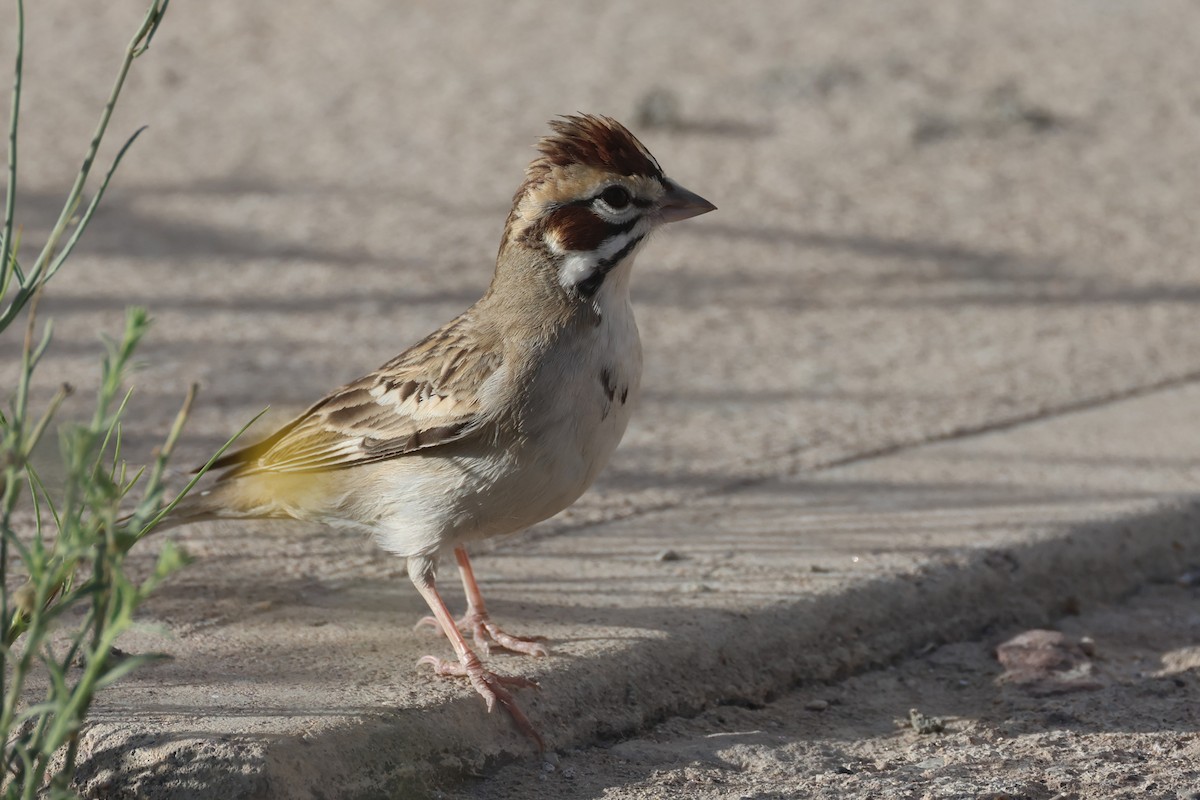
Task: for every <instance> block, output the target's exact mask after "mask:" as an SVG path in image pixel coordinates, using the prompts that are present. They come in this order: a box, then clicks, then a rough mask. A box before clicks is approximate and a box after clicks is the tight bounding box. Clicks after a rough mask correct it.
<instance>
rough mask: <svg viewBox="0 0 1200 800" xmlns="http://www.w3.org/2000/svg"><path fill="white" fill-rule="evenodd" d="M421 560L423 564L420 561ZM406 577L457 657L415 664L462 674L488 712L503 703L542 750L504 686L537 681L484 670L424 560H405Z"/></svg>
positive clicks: (539, 739)
mask: <svg viewBox="0 0 1200 800" xmlns="http://www.w3.org/2000/svg"><path fill="white" fill-rule="evenodd" d="M422 562H423V563H422ZM408 564H409V577H410V578H411V579H412V582H413V585H414V586H416V587H417V591H418V592H420V593H421V597H424V598H425V602H426V603H428V604H429V609H430V610H431V611H432V612H433V616H434V618H435V619H436V620H437V622H438V625H439V626H440V627H441V629H442V632H443V633H445V634H446V637H447V638H448V639H449V640H450V645H451V646H452V647H453V648H454V652H455V654H456V655H457V656H458V661H457V662H449V661H445V660H443V659H440V658H438V657H437V656H424V657H422V658H421V659H420V660H418V661H417V663H418V664H432V665H433V671H434V672H435V673H437V674H438V675H452V676H458V677H466V678H467V679H468V680H470V681H471V686H473V687H474V688H475V691H476V692H478V693H479V696H480V697H482V698H483V700H484V702H485V703H487V709H488V712H489V713H491V711H492V709H493V708H495V706H496V701H499V702H500V705H502V706H504V709H505V710H506V711H507V712H508V714H509V716H511V717H512V720H513V722H514V723H515V724H516V726H517V727H518V728H519V729H520V730H521V732H522V733H524V734H525V735H526V736H528V737H529V738H531V739H533V741H534V742H535V743H536V744H537V746H538V749H539V750H545V749H546V747H545V744H544V743H543V742H542V737H541V736H540V735H539V734H538V732H537V730H536V729H535V728H534V727H533V724H532V723H531V722H530V721H529V718H528V717H526V716H525V713H524V712H523V711H521V709H520V708H519V707H518V706H517V703H516V701H515V700H514V699H513V696H512V695H511V694H509V693H508V690H506V689H505V688H504V687H505V686H514V687H521V688H523V687H533V688H537V683H535V682H534V681H531V680H530V679H528V678H522V677H514V676H508V675H497V674H496V673H494V672H492V671H490V670H487V669H484V667H483V663H482V662H481V661H480V660H479V656H477V655H475V654H474V653H473V652H471V648H469V647H467V640H466V639H464V638H463V635H462V634H461V633H460V632H459V630H458V628H457V627H455V624H454V618H453V617H451V616H450V610H449V609H448V608H446V604H445V603H444V602H443V601H442V598H441V595H439V594H438V592H437V587H436V586H435V584H434V579H433V563H432V562H431V561H428V560H426V559H421V560H420V561H418V560H417V559H411V558H410V559H409V562H408Z"/></svg>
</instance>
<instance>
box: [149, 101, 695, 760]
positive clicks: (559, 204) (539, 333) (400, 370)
mask: <svg viewBox="0 0 1200 800" xmlns="http://www.w3.org/2000/svg"><path fill="white" fill-rule="evenodd" d="M549 125H550V129H551V132H550V134H549V135H547V136H544V137H543V138H541V139H540V140H539V141H538V143H537V145H536V147H537V156H536V158H534V159H533V161H532V162H531V163H530V164H529V166H528V167H527V168H526V170H525V174H524V180H523V182H522V183H521V185H520V187H519V188H518V189H517V191H516V194H515V195H514V197H513V201H512V208H511V210H510V212H509V214H508V218H507V221H506V223H505V226H504V232H503V235H502V237H501V241H500V249H499V252H498V254H497V258H496V266H495V272H494V274H493V277H492V280H491V283H490V285H489V286H488V288H487V291H486V292H485V293H484V294H483V296H482V297H481V298H480V299H479V300H478V301H477V302H476V303H475V304H474V305H472V306H471V307H470V308H468V309H467V310H466V311H463V312H462V313H461V314H459V315H458V316H457V317H455V318H454V319H453V320H451V321H450V322H449V323H447V324H446V325H443V326H442V327H441V328H439V329H438V330H436V331H434V332H433V333H431V334H430V335H428V336H427V337H425V338H424V339H422V340H421V341H419V342H418V343H416V344H415V345H413V346H412V347H410V348H408V349H407V350H405V351H404V352H402V353H401V354H400V355H398V356H396V357H395V358H393V359H392V360H391V361H388V362H387V363H386V364H384V365H383V366H381V367H379V368H378V369H376V370H375V371H373V372H370V373H368V374H366V375H364V376H363V377H361V378H359V379H357V380H354V381H351V382H349V383H347V384H345V385H344V386H341V387H340V388H338V389H335V390H333V391H332V392H330V393H329V394H327V395H326V396H325V397H323V398H321V399H320V400H318V401H317V402H316V403H313V404H312V405H311V406H309V407H308V408H307V409H306V410H305V411H304V412H303V413H301V414H300V415H299V416H297V417H296V418H295V419H293V420H291V421H290V422H288V423H287V424H285V425H283V426H282V427H281V428H279V429H278V430H277V431H275V432H274V433H272V434H271V435H269V436H267V437H266V438H264V439H262V440H261V441H258V442H256V443H255V444H252V445H249V446H247V447H244V448H241V449H238V450H235V451H232V452H229V453H227V454H225V455H223V456H221V457H220V458H218V459H216V460H215V461H214V462H213V463H212V464H211V467H210V468H211V470H213V471H214V474H216V479H215V481H214V482H212V483H211V485H210V487H209V488H207V489H204V490H203V491H199V492H193V493H191V494H189V495H187V496H186V497H185V498H184V499H183V501H182V502H181V503H180V504H179V506H178V507H176V508H175V509H174V511H173V512H172V514H171V516H170V517H169V518H168V520H167V523H168V525H173V524H180V523H183V522H194V521H200V520H216V519H226V520H228V519H236V520H253V519H276V518H284V519H292V520H300V521H304V522H314V523H321V524H324V525H328V526H331V527H335V528H341V529H349V530H353V531H357V532H360V533H362V534H365V535H368V536H370V537H372V538H373V539H374V541H375V542H376V543H377V544H378V545H379V546H380V547H381V548H383V549H384V550H385V551H388V552H390V553H392V554H395V555H396V556H400V557H402V558H404V559H406V571H407V573H408V576H409V578H410V580H411V581H412V583H413V585H414V586H415V587H416V590H417V592H418V593H420V595H421V597H422V598H424V600H425V602H426V603H427V605H428V606H429V609H430V611H431V616H430V617H426V618H425V619H423V620H422V621H421V622H420V623H418V626H419V625H421V624H432V625H434V626H435V627H437V628H438V629H440V631H441V633H443V634H444V635H445V637H446V638H447V639H448V640H449V643H450V645H451V647H452V648H453V651H454V654H455V659H454V660H448V659H444V658H441V657H438V656H433V655H428V656H425V657H423V658H421V659H420V661H419V662H418V664H428V665H430V666H432V668H433V672H434V673H435V674H437V675H440V676H450V677H460V678H466V679H467V680H468V681H469V682H470V684H471V686H472V687H473V688H474V690H475V692H477V693H478V694H479V695H480V696H481V697H482V698H483V700H484V702H485V703H486V706H487V710H488V711H489V712H491V711H493V710H494V708H495V706H496V704H497V703H499V704H500V705H501V706H502V707H503V708H504V709H506V710H507V711H508V713H509V715H510V716H511V718H512V720H513V722H514V723H515V725H516V727H517V728H518V729H519V730H521V731H522V732H523V733H524V734H526V735H527V736H529V737H530V738H531V739H533V741H534V742H535V743H536V744H537V746H538V747H539V749H540V748H543V747H544V745H543V740H542V738H541V736H540V734H539V732H538V731H537V729H536V728H535V727H534V725H533V724H532V723H531V722H530V720H529V719H528V717H527V716H526V715H525V714H524V712H523V711H522V710H521V708H520V707H519V705H518V704H517V702H516V700H515V698H514V697H513V693H512V691H510V690H516V689H518V688H523V687H536V686H537V683H536V682H535V681H533V680H530V679H528V678H526V677H522V676H513V675H501V674H497V673H496V672H493V671H492V670H490V669H488V668H487V667H486V666H485V665H484V662H483V661H482V660H481V658H480V656H479V653H477V652H476V650H478V651H479V652H482V653H483V655H484V656H487V655H488V654H489V653H490V648H491V647H492V646H498V647H501V648H504V649H506V650H509V651H513V652H516V653H521V654H526V655H530V656H535V657H538V656H545V655H547V654H548V651H547V649H546V647H545V646H544V645H542V644H541V642H540V641H539V640H538V639H537V638H535V637H521V636H515V635H513V634H510V633H508V632H507V631H505V630H504V629H502V628H500V627H499V626H498V625H497V624H496V623H495V622H493V621H492V619H491V616H490V615H489V613H488V611H487V607H486V605H485V604H484V600H483V596H482V594H481V592H480V590H479V585H478V583H477V582H476V579H475V575H474V571H473V569H472V565H471V561H470V558H469V556H468V552H467V546H468V545H469V544H470V543H472V542H477V541H479V540H481V539H485V538H488V537H493V536H500V535H504V534H510V533H515V532H517V531H520V530H522V529H524V528H527V527H529V526H530V525H533V524H535V523H537V522H540V521H542V520H545V519H548V518H549V517H551V516H553V515H555V514H557V513H558V512H560V511H562V510H563V509H565V508H567V507H568V506H570V505H571V504H572V503H574V502H575V501H576V500H577V499H578V498H579V497H580V495H582V494H583V493H584V491H585V490H587V488H588V487H589V486H590V485H591V484H592V482H593V481H594V480H595V479H596V476H597V474H598V473H599V472H600V471H601V470H602V469H603V467H604V466H605V465H606V464H607V462H608V461H609V458H610V456H611V455H612V454H613V451H614V450H615V449H616V447H617V444H618V443H619V442H620V440H621V438H622V436H623V435H624V433H625V429H626V426H627V424H628V422H629V419H630V415H631V412H632V409H633V407H634V405H635V404H636V402H637V399H638V396H639V390H640V385H641V373H642V346H641V340H640V338H639V335H638V328H637V323H636V321H635V319H634V314H633V308H632V306H631V302H630V274H631V270H632V267H633V263H634V259H635V258H636V256H637V255H638V252H639V251H640V250H641V248H642V247H643V246H644V245H645V243H646V241H647V240H648V238H649V236H650V234H651V233H652V232H654V231H655V230H656V229H658V228H659V227H660V226H662V225H663V224H665V223H670V222H677V221H681V220H685V219H689V218H691V217H695V216H698V215H700V214H704V213H707V212H709V211H713V210H715V209H716V206H714V205H713V204H712V203H710V202H709V201H707V200H705V199H704V198H703V197H701V196H699V195H698V194H695V193H693V192H691V191H689V190H687V189H685V188H683V187H682V186H681V185H680V184H678V183H676V182H675V181H673V180H671V179H670V178H668V177H667V176H666V175H665V174H664V172H663V170H662V168H661V167H660V166H659V163H658V161H657V160H655V158H654V156H652V155H651V154H650V151H649V150H648V149H646V147H645V146H644V145H643V144H642V143H641V142H640V141H638V139H637V138H636V137H635V136H634V135H633V134H632V133H631V132H630V131H629V130H628V129H627V128H626V127H625V126H624V125H622V124H621V123H619V122H617V121H616V120H615V119H613V118H611V117H607V116H598V115H591V114H575V115H569V116H563V117H559V118H556V119H554V120H551V122H550V123H549ZM451 553H452V554H453V556H454V558H455V561H456V563H457V566H458V570H459V573H460V577H461V580H462V583H463V587H464V590H465V595H466V601H467V609H466V613H465V614H464V615H463V616H462V617H461V618H459V619H457V620H456V619H454V617H453V616H452V614H451V612H450V610H449V608H448V607H447V606H446V603H445V602H444V601H443V599H442V597H441V595H440V594H439V592H438V589H437V583H436V574H437V568H438V564H439V562H440V561H441V560H442V559H445V558H447V557H448V556H449V555H450V554H451ZM464 633H466V634H469V635H470V636H471V638H472V643H473V644H474V645H475V648H476V649H474V650H473V649H472V647H471V645H470V644H469V643H468V642H467V640H466V637H465V636H464Z"/></svg>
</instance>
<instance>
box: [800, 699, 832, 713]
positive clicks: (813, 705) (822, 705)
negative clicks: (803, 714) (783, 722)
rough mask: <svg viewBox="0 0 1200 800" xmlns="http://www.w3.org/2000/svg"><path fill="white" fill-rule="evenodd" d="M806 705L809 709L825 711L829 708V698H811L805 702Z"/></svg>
mask: <svg viewBox="0 0 1200 800" xmlns="http://www.w3.org/2000/svg"><path fill="white" fill-rule="evenodd" d="M804 707H805V708H806V709H808V710H809V711H824V710H825V709H827V708H829V701H828V700H809V701H808V702H807V703H805V704H804Z"/></svg>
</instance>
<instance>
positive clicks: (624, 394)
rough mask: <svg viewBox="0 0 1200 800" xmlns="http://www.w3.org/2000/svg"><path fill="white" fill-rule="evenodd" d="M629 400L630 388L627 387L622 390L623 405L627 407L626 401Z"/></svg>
mask: <svg viewBox="0 0 1200 800" xmlns="http://www.w3.org/2000/svg"><path fill="white" fill-rule="evenodd" d="M628 399H629V387H628V386H626V387H625V388H624V389H622V390H621V405H625V401H626V400H628Z"/></svg>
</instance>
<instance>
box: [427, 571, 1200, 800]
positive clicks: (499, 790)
mask: <svg viewBox="0 0 1200 800" xmlns="http://www.w3.org/2000/svg"><path fill="white" fill-rule="evenodd" d="M1196 578H1197V576H1196V575H1194V574H1192V575H1189V576H1184V581H1183V583H1184V584H1193V583H1194V582H1195V580H1196ZM1053 628H1054V630H1056V631H1059V632H1061V633H1062V634H1063V635H1064V636H1065V638H1066V640H1067V642H1068V645H1069V646H1067V647H1063V648H1051V649H1042V650H1039V651H1037V652H1036V653H1035V655H1034V656H1031V657H1027V658H1025V659H1024V660H1023V661H1021V662H1020V664H1022V665H1023V666H1024V667H1025V669H1024V670H1016V669H1012V670H1006V669H1005V667H1004V666H1002V665H1001V664H1000V662H999V661H998V660H997V657H996V651H997V647H998V646H999V645H1000V644H1001V643H1004V642H1007V641H1010V640H1011V639H1012V638H1013V637H1014V636H1015V635H1017V634H1018V633H1020V632H1018V631H1013V630H1007V631H998V632H995V633H993V634H990V635H989V636H987V637H986V638H984V639H981V640H977V641H971V642H962V643H956V644H951V645H944V646H941V647H936V648H933V647H931V648H928V650H927V652H925V653H922V654H920V655H918V656H916V657H914V658H910V659H907V660H904V661H901V662H900V663H898V664H895V665H893V666H890V667H888V668H887V669H881V670H876V671H872V672H868V673H866V674H863V675H859V676H856V677H854V678H851V679H850V680H847V681H844V682H842V683H836V684H832V685H813V686H804V687H800V688H798V689H796V690H795V691H793V692H791V693H788V694H786V695H784V696H782V697H779V698H777V699H775V700H773V701H772V702H770V703H768V704H766V705H764V706H761V707H757V708H746V707H738V706H725V707H720V708H714V709H711V710H709V711H706V712H705V713H703V714H700V715H699V716H697V717H694V718H691V719H682V718H674V719H669V720H666V721H664V722H662V723H661V724H659V725H657V726H655V727H654V728H653V729H652V730H650V731H648V732H647V733H646V734H645V735H643V736H641V737H638V738H636V739H631V740H627V741H622V742H619V743H615V744H610V745H607V746H599V747H593V748H585V749H578V750H571V751H568V752H565V753H563V754H561V755H559V754H554V755H552V756H550V757H549V758H548V759H547V760H546V761H543V762H542V763H540V764H539V763H537V762H529V763H524V764H518V765H513V766H509V767H506V768H504V769H501V770H499V771H497V772H495V773H494V774H490V775H487V776H484V777H480V778H478V779H476V780H473V781H471V782H470V783H469V784H467V785H465V786H463V787H461V788H458V789H453V790H443V791H441V792H438V793H436V794H435V796H437V797H441V798H445V800H516V798H525V797H555V798H561V800H584V798H596V799H597V800H599V798H604V800H652V798H663V797H672V798H680V799H681V800H683V799H684V798H686V799H687V800H692V798H696V799H697V800H699V799H701V798H703V800H727V799H728V798H739V800H784V798H809V797H812V798H855V799H856V800H867V798H912V799H913V800H918V799H919V800H934V798H937V799H938V800H942V799H945V800H949V799H950V798H964V799H965V798H974V799H976V800H980V799H982V798H987V799H988V800H1002V799H1003V800H1051V798H1053V799H1054V800H1073V799H1075V798H1156V800H1195V798H1200V738H1198V737H1197V730H1198V728H1200V710H1198V709H1200V645H1198V644H1197V643H1198V642H1200V591H1198V590H1197V589H1196V588H1194V586H1193V585H1171V584H1159V585H1152V586H1146V587H1144V588H1143V589H1141V590H1140V591H1138V592H1137V593H1135V594H1134V595H1133V596H1131V597H1129V598H1126V599H1125V600H1124V601H1122V602H1121V603H1118V604H1115V605H1112V606H1109V607H1106V608H1102V609H1097V610H1096V611H1093V612H1089V613H1087V614H1083V615H1080V616H1070V617H1065V618H1063V619H1061V620H1059V621H1058V622H1057V624H1055V625H1054V626H1053ZM1081 642H1082V647H1080V643H1081ZM1051 652H1052V653H1053V655H1054V656H1057V657H1058V658H1042V657H1043V656H1045V655H1047V653H1051ZM912 710H917V711H919V712H920V713H921V714H923V715H925V716H926V717H927V718H932V719H931V720H927V721H926V724H927V726H928V727H931V728H939V727H940V728H941V730H929V729H926V730H924V731H923V732H918V731H917V730H915V729H914V726H913V725H912V724H911V716H910V714H911V711H912ZM938 723H940V724H938Z"/></svg>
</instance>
